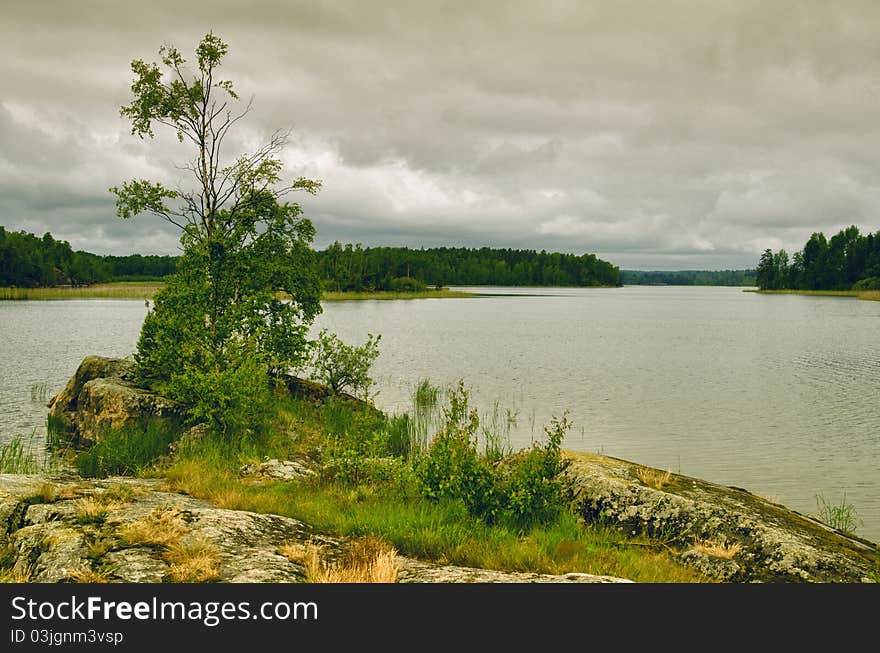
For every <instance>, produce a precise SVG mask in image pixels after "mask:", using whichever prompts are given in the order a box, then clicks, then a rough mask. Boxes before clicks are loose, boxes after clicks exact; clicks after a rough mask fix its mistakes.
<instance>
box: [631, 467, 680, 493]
mask: <svg viewBox="0 0 880 653" xmlns="http://www.w3.org/2000/svg"><path fill="white" fill-rule="evenodd" d="M636 476H637V477H638V479H639V480H640V481H641V482H642V483H644V484H645V485H650V486H651V487H652V488H654V489H655V490H662V489H663V486H664V485H666V484H667V483H669V481H671V480H672V472H669V471H666V472H661V471H660V470H659V469H654V468H653V467H638V468H637V469H636Z"/></svg>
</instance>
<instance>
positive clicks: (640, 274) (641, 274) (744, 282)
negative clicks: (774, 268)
mask: <svg viewBox="0 0 880 653" xmlns="http://www.w3.org/2000/svg"><path fill="white" fill-rule="evenodd" d="M620 278H621V281H622V282H623V285H625V286H754V285H755V271H754V270H676V271H670V272H664V271H662V270H658V271H653V270H652V271H645V270H621V271H620Z"/></svg>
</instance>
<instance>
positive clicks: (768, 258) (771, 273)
mask: <svg viewBox="0 0 880 653" xmlns="http://www.w3.org/2000/svg"><path fill="white" fill-rule="evenodd" d="M756 283H757V284H758V287H759V288H760V289H761V290H774V289H775V288H776V262H775V261H774V258H773V252H772V251H771V250H770V249H769V248H767V249H765V250H764V253H763V254H761V260H760V261H759V262H758V268H757V279H756Z"/></svg>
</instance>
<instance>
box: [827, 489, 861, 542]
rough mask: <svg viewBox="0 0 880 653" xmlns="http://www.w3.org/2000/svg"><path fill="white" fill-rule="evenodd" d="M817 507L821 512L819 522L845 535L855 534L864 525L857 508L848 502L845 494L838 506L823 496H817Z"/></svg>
mask: <svg viewBox="0 0 880 653" xmlns="http://www.w3.org/2000/svg"><path fill="white" fill-rule="evenodd" d="M816 506H817V508H818V510H819V520H820V521H822V522H823V523H825V524H827V525H828V526H830V527H831V528H836V529H837V530H839V531H841V532H843V533H855V532H856V529H857V528H858V527H859V526H861V524H862V520H861V519H859V517H858V514H857V513H856V508H855V506H854V505H853V504H851V503H847V502H846V493H845V492H844V494H843V498H842V499H841V500H840V503H838V504H836V505H835V504H833V503H831V502H829V501H828V500H827V499H826V498H825V497H824V496H823V495H821V494H817V495H816Z"/></svg>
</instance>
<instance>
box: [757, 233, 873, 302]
mask: <svg viewBox="0 0 880 653" xmlns="http://www.w3.org/2000/svg"><path fill="white" fill-rule="evenodd" d="M878 278H880V231H878V232H877V233H874V234H871V233H869V234H867V235H862V234H860V233H859V229H858V227H856V226H855V225H852V226H850V227H847V228H846V229H841V230H840V231H839V232H838V233H836V234H835V235H834V236H832V238H831V239H830V240H828V239H826V238H825V234H823V233H821V232H816V233H814V234H812V235H811V236H810V239H809V240H808V241H807V243H806V244H805V245H804V248H803V250H801V251H799V252H795V254H794V256H793V257H792V259H791V261H789V258H788V254H787V253H786V252H785V250H780V251H779V252H777V253H776V254H774V253H773V252H772V251H770V250H769V249H768V250H765V251H764V253H763V254H762V255H761V260H760V262H759V264H758V269H757V283H758V286H759V287H760V288H761V289H762V290H778V289H791V290H849V289H853V290H876V289H878V288H880V283H878V282H877V281H876V280H877V279H878Z"/></svg>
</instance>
